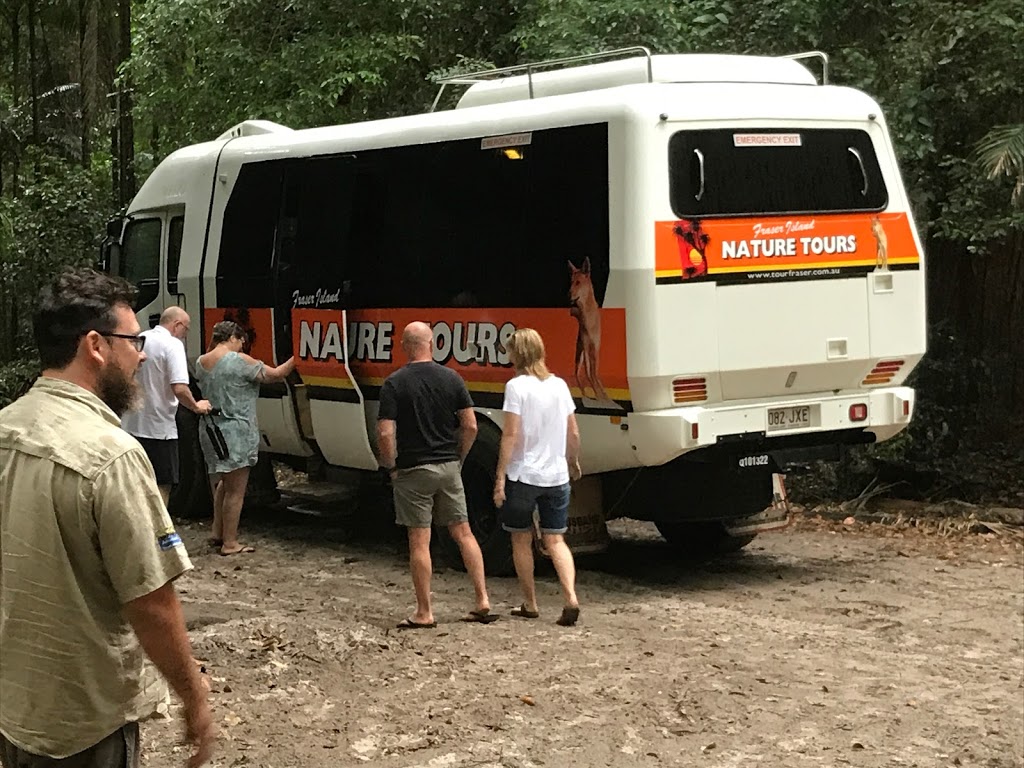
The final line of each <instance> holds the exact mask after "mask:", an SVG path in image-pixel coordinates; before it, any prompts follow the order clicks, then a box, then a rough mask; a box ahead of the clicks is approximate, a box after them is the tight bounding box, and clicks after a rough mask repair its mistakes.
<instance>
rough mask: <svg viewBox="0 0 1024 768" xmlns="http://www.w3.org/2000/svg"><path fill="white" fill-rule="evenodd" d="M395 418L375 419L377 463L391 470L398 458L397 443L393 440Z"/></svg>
mask: <svg viewBox="0 0 1024 768" xmlns="http://www.w3.org/2000/svg"><path fill="white" fill-rule="evenodd" d="M395 433H396V429H395V420H394V419H378V421H377V463H378V464H380V466H381V467H383V468H384V469H386V470H388V471H389V472H393V471H394V469H395V461H397V459H398V443H397V442H396V440H395Z"/></svg>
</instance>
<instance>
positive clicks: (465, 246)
mask: <svg viewBox="0 0 1024 768" xmlns="http://www.w3.org/2000/svg"><path fill="white" fill-rule="evenodd" d="M481 147H482V142H481V139H479V138H475V139H466V140H462V141H451V142H438V143H434V144H424V145H418V146H407V147H393V148H388V149H379V150H369V151H365V152H357V153H355V154H354V155H338V156H330V157H317V158H308V159H302V160H276V161H265V162H261V163H253V164H248V165H245V166H243V167H242V169H241V172H240V174H239V178H238V181H237V182H236V184H235V186H234V189H233V191H232V193H231V198H230V200H229V202H228V207H227V211H226V213H225V220H224V233H223V237H222V241H221V246H220V261H219V262H218V266H217V286H218V287H217V290H218V304H219V305H220V306H226V307H279V308H286V307H290V306H291V299H292V296H293V295H295V294H298V295H302V296H310V295H315V294H316V291H317V290H320V291H321V296H323V295H324V294H328V295H332V294H334V293H335V292H337V294H338V299H337V303H335V302H333V301H322V300H317V301H316V305H317V306H319V307H325V306H340V307H342V308H349V309H355V308H388V307H451V306H467V307H469V306H476V307H565V306H566V305H567V304H568V297H567V292H568V286H569V268H568V263H569V261H572V262H574V263H575V264H576V265H577V266H581V265H582V264H583V262H584V260H586V259H588V258H589V260H590V264H591V271H592V274H593V281H594V288H595V292H596V293H597V299H598V301H599V302H601V301H603V300H604V292H605V289H606V287H607V283H608V132H607V125H606V124H604V123H599V124H595V125H584V126H574V127H570V128H557V129H551V130H544V131H534V132H533V133H532V135H531V138H530V143H529V144H526V145H524V146H521V147H518V148H517V151H516V152H505V151H504V150H502V149H482V148H481ZM516 157H517V158H518V159H513V158H516ZM275 255H276V260H275ZM284 316H286V313H282V317H284ZM282 338H290V336H288V335H287V334H283V335H282Z"/></svg>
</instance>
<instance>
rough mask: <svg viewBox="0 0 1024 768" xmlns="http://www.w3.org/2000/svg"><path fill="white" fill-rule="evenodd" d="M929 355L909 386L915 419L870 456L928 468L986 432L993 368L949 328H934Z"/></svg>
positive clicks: (993, 388)
mask: <svg viewBox="0 0 1024 768" xmlns="http://www.w3.org/2000/svg"><path fill="white" fill-rule="evenodd" d="M928 347H929V353H928V355H927V356H926V357H925V358H924V360H923V361H922V362H921V363H920V364H919V365H918V366H917V368H915V369H914V372H913V373H912V374H911V376H910V379H909V381H908V384H909V385H910V386H912V387H913V388H914V389H915V390H916V392H917V402H916V404H915V406H914V418H913V419H912V420H911V422H910V426H909V427H907V429H906V430H905V431H904V432H903V433H901V434H900V435H899V436H898V437H897V438H895V439H894V440H891V441H889V442H886V443H882V444H880V445H879V446H877V447H876V448H874V449H872V450H873V452H874V453H875V455H877V456H879V457H885V458H890V459H900V460H906V461H913V462H920V463H923V464H927V465H931V464H933V463H934V462H935V461H936V460H938V459H942V458H946V457H949V456H953V455H955V454H956V453H957V451H959V450H960V449H961V448H962V447H963V445H964V444H965V443H967V444H969V443H971V442H973V441H974V440H975V439H976V438H977V437H978V436H979V433H980V432H984V431H986V430H987V429H988V428H989V427H990V425H989V424H988V420H989V419H990V417H991V413H990V412H989V409H987V408H986V407H985V404H986V403H989V402H992V401H993V400H994V398H995V392H996V380H995V374H994V372H993V369H992V366H991V365H990V364H989V362H988V361H986V360H984V359H982V358H981V357H979V356H978V354H977V352H976V350H975V349H974V348H973V347H972V345H971V343H970V342H969V341H968V340H967V339H965V338H964V337H963V336H961V335H960V334H958V333H957V332H956V330H955V329H954V328H953V327H951V325H950V324H949V323H945V322H938V323H935V324H934V325H933V326H932V327H931V329H930V332H929V334H928Z"/></svg>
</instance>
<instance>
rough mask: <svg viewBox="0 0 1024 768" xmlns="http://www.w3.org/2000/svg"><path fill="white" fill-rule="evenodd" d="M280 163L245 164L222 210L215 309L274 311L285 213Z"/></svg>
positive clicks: (282, 169) (282, 168)
mask: <svg viewBox="0 0 1024 768" xmlns="http://www.w3.org/2000/svg"><path fill="white" fill-rule="evenodd" d="M283 174H284V166H283V164H282V163H274V162H270V163H250V164H247V165H243V166H242V168H241V169H240V171H239V173H238V180H237V181H236V182H235V186H234V187H233V188H232V190H231V197H230V198H229V199H228V205H227V208H226V209H225V211H224V229H223V232H222V233H221V240H220V255H219V257H218V260H217V305H218V306H221V307H270V306H273V298H274V290H273V280H272V274H273V273H272V267H273V259H274V245H275V239H276V236H277V227H278V217H279V216H280V212H281V189H282V182H283Z"/></svg>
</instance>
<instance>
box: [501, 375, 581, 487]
mask: <svg viewBox="0 0 1024 768" xmlns="http://www.w3.org/2000/svg"><path fill="white" fill-rule="evenodd" d="M502 410H504V411H505V412H506V413H514V414H517V415H518V416H519V417H520V419H521V427H520V430H519V440H518V441H517V443H516V445H515V447H514V448H513V449H512V457H511V459H510V461H509V465H508V470H507V472H506V474H507V475H508V478H509V480H514V481H516V482H520V483H526V484H528V485H536V486H540V487H542V488H553V487H555V486H558V485H565V483H568V482H569V464H568V462H566V460H565V438H566V433H567V432H568V431H569V414H571V413H573V412H574V411H575V410H576V404H575V403H574V402H573V399H572V395H571V394H570V393H569V387H568V386H567V385H566V383H565V382H564V381H562V380H561V379H560V378H558V377H557V376H549V377H548V378H546V379H544V380H543V381H541V380H540V379H538V378H537V377H536V376H528V375H524V376H516V377H515V378H514V379H512V380H511V381H510V382H509V383H508V384H506V385H505V404H504V405H503V406H502Z"/></svg>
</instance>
